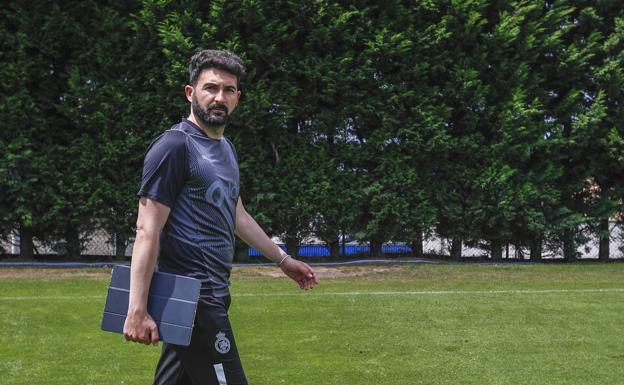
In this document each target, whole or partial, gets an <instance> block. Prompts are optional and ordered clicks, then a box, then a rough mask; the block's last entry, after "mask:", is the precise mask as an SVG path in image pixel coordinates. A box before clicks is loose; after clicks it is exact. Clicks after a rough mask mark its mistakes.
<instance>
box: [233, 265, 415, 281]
mask: <svg viewBox="0 0 624 385" xmlns="http://www.w3.org/2000/svg"><path fill="white" fill-rule="evenodd" d="M404 268H405V267H402V266H383V267H381V266H341V267H323V266H316V267H314V271H316V275H317V277H318V278H319V279H338V278H350V277H362V276H370V275H377V274H386V273H392V272H397V271H400V270H401V269H404ZM233 275H235V276H236V277H284V273H282V271H281V270H280V269H278V268H276V267H272V266H258V267H253V266H251V267H250V266H245V267H237V268H235V269H234V272H233Z"/></svg>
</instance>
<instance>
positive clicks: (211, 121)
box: [191, 97, 229, 128]
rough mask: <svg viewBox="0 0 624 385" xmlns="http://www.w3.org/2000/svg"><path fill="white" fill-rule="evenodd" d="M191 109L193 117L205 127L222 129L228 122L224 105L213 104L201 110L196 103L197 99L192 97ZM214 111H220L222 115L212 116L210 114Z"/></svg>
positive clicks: (227, 114)
mask: <svg viewBox="0 0 624 385" xmlns="http://www.w3.org/2000/svg"><path fill="white" fill-rule="evenodd" d="M191 108H192V109H193V115H195V117H196V118H197V119H198V120H199V121H200V122H202V123H203V124H204V125H205V126H207V127H211V128H217V127H223V126H225V125H226V124H227V122H228V120H229V112H228V109H227V107H226V105H225V104H220V103H215V104H211V105H209V106H208V107H206V108H202V106H200V105H199V103H198V102H197V99H195V97H193V101H192V102H191ZM214 109H221V110H222V111H223V114H222V115H218V114H214V113H213V112H212V111H213V110H214Z"/></svg>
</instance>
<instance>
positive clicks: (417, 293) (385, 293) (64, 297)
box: [0, 288, 624, 301]
mask: <svg viewBox="0 0 624 385" xmlns="http://www.w3.org/2000/svg"><path fill="white" fill-rule="evenodd" d="M575 293H624V288H607V289H544V290H423V291H337V292H320V291H313V292H310V293H309V295H311V296H326V297H327V296H329V297H331V296H392V295H395V296H427V295H492V294H494V295H496V294H575ZM301 295H302V293H300V292H292V293H234V294H233V295H232V296H233V297H234V298H236V297H295V296H301ZM76 299H82V300H85V299H86V300H93V299H97V300H103V299H104V296H103V295H102V296H95V295H92V296H78V295H58V296H37V295H32V296H14V297H10V296H0V301H2V300H4V301H21V300H44V301H63V300H76Z"/></svg>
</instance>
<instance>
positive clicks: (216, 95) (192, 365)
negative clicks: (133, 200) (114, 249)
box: [124, 50, 318, 385]
mask: <svg viewBox="0 0 624 385" xmlns="http://www.w3.org/2000/svg"><path fill="white" fill-rule="evenodd" d="M189 72H190V81H189V85H187V86H186V87H185V94H186V98H187V100H188V101H189V102H190V103H191V112H190V115H189V116H188V118H187V119H183V120H182V121H181V122H180V123H178V124H176V125H174V126H173V127H172V128H171V129H169V130H167V131H166V132H165V133H163V134H162V135H161V136H160V137H158V138H157V139H156V140H155V141H154V142H153V143H152V145H151V146H150V148H149V150H148V152H147V154H146V156H145V162H144V167H143V178H142V182H141V188H140V190H139V193H138V196H139V197H140V199H139V212H138V219H137V230H136V231H137V232H136V240H135V243H134V249H133V251H132V266H131V278H130V299H129V306H128V315H127V318H126V323H125V325H124V336H125V338H126V339H127V340H129V341H134V342H141V343H145V344H149V343H153V344H156V343H157V342H158V341H159V336H158V329H157V327H156V324H155V323H154V320H153V319H152V318H151V316H150V315H149V314H148V313H147V303H146V302H147V294H148V292H149V284H150V281H151V278H152V274H153V272H154V269H155V265H156V262H157V260H158V268H159V270H161V271H165V272H170V273H174V274H181V275H186V276H189V277H193V278H197V279H200V280H201V281H202V288H201V292H200V301H199V304H198V308H197V314H196V319H195V327H194V330H193V335H192V338H191V344H190V346H188V347H182V346H177V345H171V344H166V343H165V344H164V345H163V348H162V353H161V357H160V360H159V362H158V366H157V368H156V375H155V378H154V384H157V385H173V384H178V385H179V384H193V385H199V384H210V385H213V384H214V385H224V384H228V385H233V384H247V380H246V378H245V374H244V372H243V367H242V365H241V362H240V358H239V355H238V351H237V349H236V343H235V341H234V335H233V334H232V328H231V326H230V322H229V319H228V315H227V311H228V308H229V305H230V294H229V289H228V285H229V275H230V270H231V263H232V258H233V255H234V234H236V235H238V236H239V237H240V238H241V239H243V240H244V241H245V242H246V243H248V244H249V245H251V246H252V247H254V248H256V249H257V250H258V251H260V252H261V253H262V254H263V255H265V256H266V257H267V258H269V259H270V260H272V261H273V262H275V263H276V264H277V265H278V266H279V267H280V268H281V269H282V271H283V272H284V273H285V274H286V275H287V276H288V277H290V278H291V279H293V280H294V281H296V282H297V283H298V284H299V287H300V288H302V289H311V288H313V287H314V286H315V285H316V284H317V283H318V281H317V277H316V274H315V272H314V271H313V270H312V269H311V268H310V266H308V265H307V264H305V263H303V262H301V261H297V260H295V259H294V258H291V257H290V256H289V255H287V254H286V253H284V252H283V251H282V250H281V249H280V248H279V247H278V246H277V245H275V244H274V243H273V242H272V241H271V240H270V239H269V237H268V236H267V235H266V234H265V232H264V231H263V230H262V229H261V228H260V226H259V225H258V224H257V223H256V221H255V220H254V219H253V218H252V217H251V216H250V215H249V214H248V213H247V211H246V210H245V208H244V206H243V202H242V200H241V198H240V197H239V191H240V183H239V172H238V162H237V157H236V152H235V150H234V146H233V145H232V143H231V142H230V141H229V140H228V139H227V138H225V137H224V136H223V131H224V129H225V126H226V124H227V121H228V118H229V116H230V114H231V113H232V112H233V111H234V109H235V108H236V105H237V104H238V101H239V99H240V96H241V91H240V87H239V80H240V78H241V76H243V75H244V73H245V67H244V65H243V63H242V61H241V59H240V58H239V57H238V56H236V55H234V54H232V53H230V52H226V51H215V50H202V51H199V52H197V53H196V54H195V55H193V57H192V58H191V62H190V65H189Z"/></svg>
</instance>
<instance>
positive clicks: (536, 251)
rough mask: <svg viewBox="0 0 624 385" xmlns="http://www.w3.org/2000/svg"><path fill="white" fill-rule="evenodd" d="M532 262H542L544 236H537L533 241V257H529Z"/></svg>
mask: <svg viewBox="0 0 624 385" xmlns="http://www.w3.org/2000/svg"><path fill="white" fill-rule="evenodd" d="M529 260H530V261H531V262H541V261H542V234H539V235H536V236H535V237H534V238H533V239H532V240H531V256H530V257H529Z"/></svg>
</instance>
